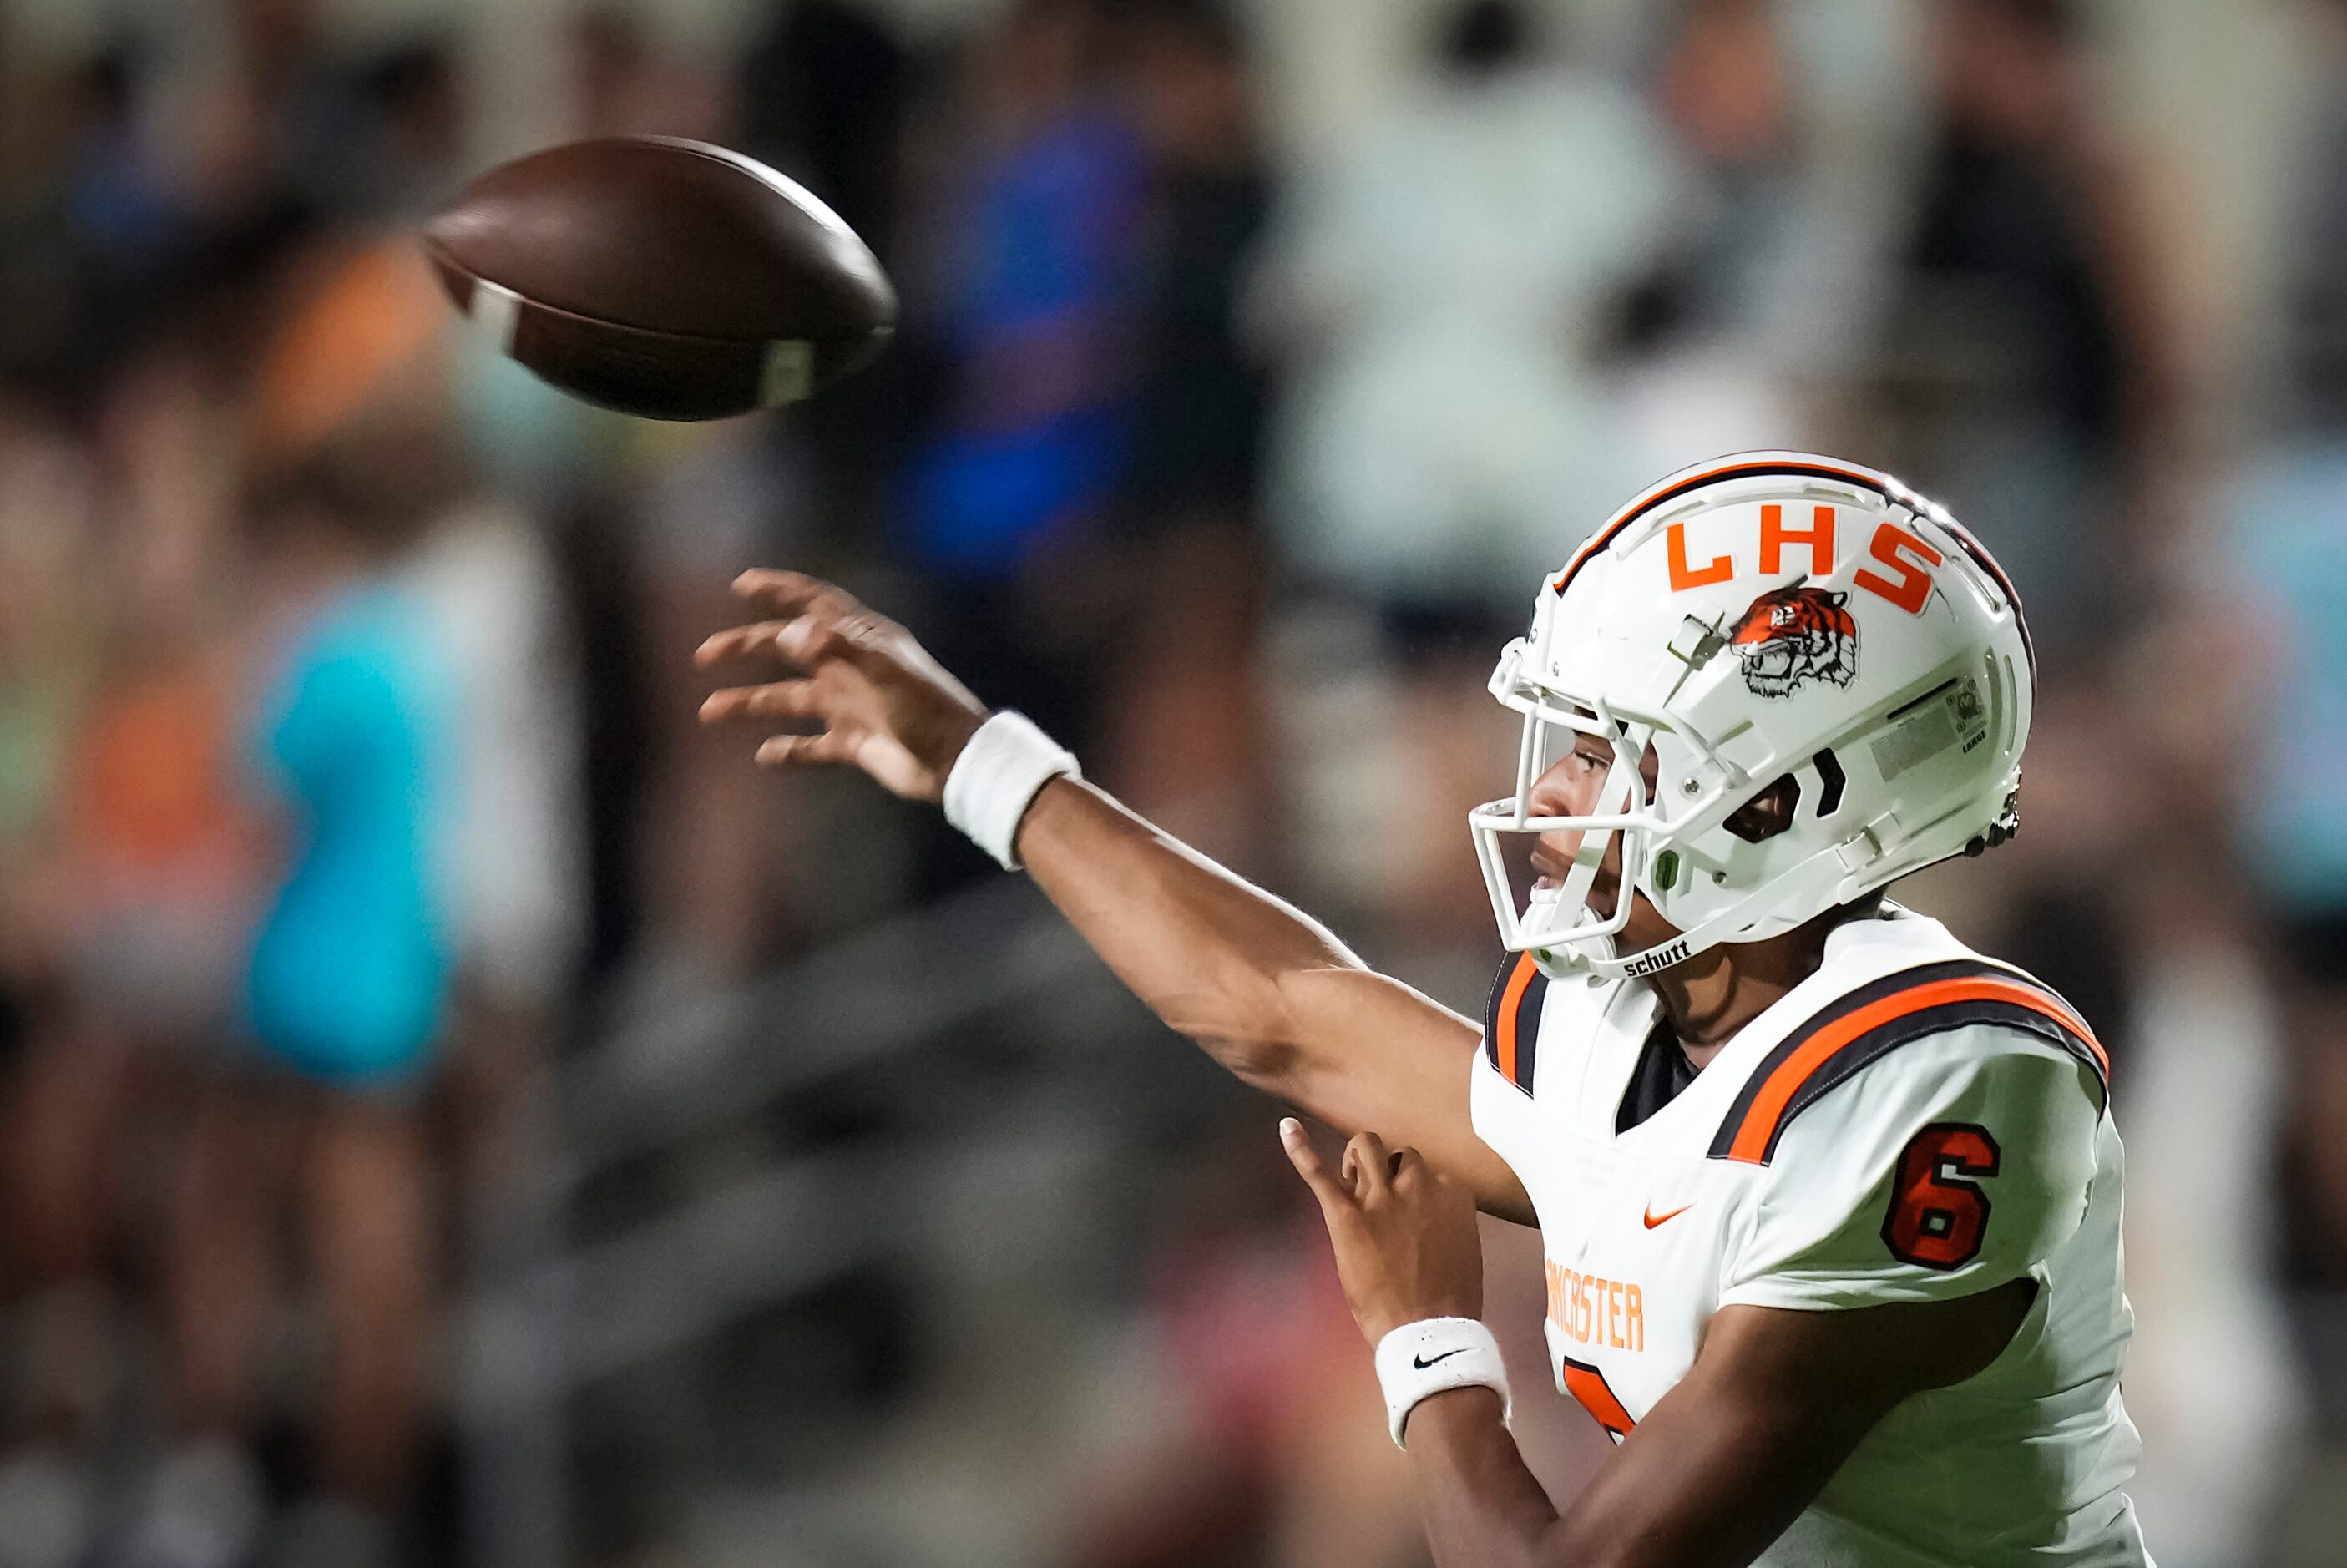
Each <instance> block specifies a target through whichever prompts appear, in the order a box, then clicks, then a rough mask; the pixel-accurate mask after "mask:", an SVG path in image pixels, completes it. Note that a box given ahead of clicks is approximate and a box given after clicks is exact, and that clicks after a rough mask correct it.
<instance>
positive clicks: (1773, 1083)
mask: <svg viewBox="0 0 2347 1568" xmlns="http://www.w3.org/2000/svg"><path fill="white" fill-rule="evenodd" d="M1965 1001H1995V1002H2005V1003H2009V1004H2011V1005H2013V1006H2015V1007H2022V1008H2027V1009H2029V1010H2030V1011H2032V1012H2036V1013H2042V1014H2044V1015H2045V1017H2047V1018H2050V1019H2052V1020H2054V1021H2055V1022H2056V1023H2058V1024H2060V1025H2061V1026H2062V1027H2063V1028H2064V1029H2065V1030H2069V1031H2070V1032H2071V1033H2073V1034H2075V1035H2076V1036H2077V1037H2078V1038H2079V1039H2080V1040H2084V1041H2085V1042H2086V1047H2087V1049H2088V1050H2092V1051H2093V1052H2094V1055H2095V1062H2096V1066H2097V1067H2099V1068H2100V1069H2101V1071H2102V1073H2103V1075H2104V1077H2105V1078H2106V1079H2108V1077H2109V1076H2110V1070H2111V1060H2110V1057H2109V1055H2108V1054H2107V1053H2106V1052H2105V1050H2103V1048H2102V1044H2101V1042H2100V1041H2098V1040H2096V1039H2095V1037H2094V1035H2093V1034H2092V1033H2091V1032H2090V1031H2089V1030H2087V1028H2086V1023H2085V1020H2081V1019H2080V1018H2079V1017H2078V1015H2077V1014H2076V1013H2075V1012H2073V1011H2071V1010H2070V1009H2068V1008H2067V1007H2065V1006H2063V1005H2062V1004H2061V1003H2060V1002H2058V1001H2056V1000H2055V999H2054V998H2052V997H2050V996H2048V995H2046V994H2045V992H2044V991H2041V990H2038V989H2035V988H2034V987H2033V986H2026V985H2024V984H2022V983H2020V982H2019V981H2017V980H2008V979H1994V978H1992V977H1988V976H1981V977H1977V978H1973V979H1947V980H1933V981H1930V982H1928V983H1926V984H1923V985H1920V986H1916V987H1913V988H1912V989H1908V990H1903V991H1897V992H1893V993H1892V994H1891V995H1890V996H1887V997H1884V998H1882V999H1881V1000H1879V1001H1875V1002H1870V1003H1869V1004H1868V1005H1866V1006H1865V1007H1862V1008H1860V1009H1857V1010H1855V1011H1853V1012H1850V1013H1847V1014H1844V1015H1843V1016H1842V1017H1840V1018H1838V1019H1836V1020H1833V1021H1832V1022H1831V1023H1829V1024H1827V1025H1826V1026H1825V1027H1824V1028H1822V1029H1820V1030H1818V1032H1817V1033H1815V1034H1813V1035H1811V1036H1810V1037H1809V1039H1808V1040H1804V1041H1802V1042H1801V1045H1800V1048H1799V1050H1796V1051H1794V1052H1793V1054H1792V1055H1791V1056H1789V1057H1788V1058H1787V1059H1786V1060H1785V1061H1783V1062H1782V1063H1781V1064H1779V1065H1778V1068H1777V1069H1776V1071H1773V1072H1771V1073H1770V1074H1769V1075H1768V1081H1767V1082H1766V1083H1764V1084H1762V1085H1761V1086H1760V1091H1759V1093H1758V1095H1757V1096H1756V1097H1755V1098H1754V1099H1753V1102H1752V1104H1751V1106H1750V1108H1749V1109H1748V1110H1747V1112H1745V1116H1744V1122H1743V1124H1742V1125H1741V1126H1739V1127H1737V1130H1736V1140H1735V1142H1734V1143H1731V1144H1730V1145H1729V1146H1728V1150H1727V1158H1728V1159H1731V1160H1742V1161H1744V1162H1745V1163H1747V1164H1754V1165H1757V1164H1760V1163H1764V1161H1765V1160H1766V1157H1767V1154H1768V1145H1769V1143H1771V1142H1772V1141H1773V1140H1774V1138H1775V1137H1776V1133H1777V1126H1778V1122H1780V1121H1781V1120H1782V1119H1783V1117H1784V1114H1785V1108H1786V1106H1787V1104H1788V1103H1789V1102H1791V1100H1792V1098H1793V1096H1794V1095H1795V1094H1797V1093H1798V1092H1799V1091H1800V1088H1801V1085H1802V1084H1804V1083H1806V1082H1808V1081H1809V1077H1810V1075H1811V1074H1812V1073H1814V1072H1816V1071H1818V1069H1819V1068H1820V1067H1822V1066H1823V1065H1824V1064H1825V1063H1826V1062H1827V1061H1829V1060H1830V1059H1831V1058H1832V1056H1833V1054H1834V1053H1835V1052H1836V1051H1838V1050H1840V1049H1841V1048H1842V1047H1843V1046H1845V1045H1848V1044H1849V1043H1850V1041H1851V1040H1856V1039H1857V1038H1858V1037H1859V1036H1860V1035H1862V1034H1865V1033H1867V1032H1868V1031H1869V1030H1876V1029H1880V1028H1881V1027H1882V1026H1883V1025H1884V1024H1887V1023H1891V1022H1893V1021H1894V1020H1899V1019H1902V1018H1905V1017H1907V1016H1908V1015H1909V1014H1911V1013H1917V1012H1922V1010H1923V1009H1926V1008H1935V1007H1944V1006H1946V1005H1947V1004H1948V1003H1950V1002H1965Z"/></svg>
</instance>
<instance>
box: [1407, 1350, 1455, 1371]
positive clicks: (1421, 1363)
mask: <svg viewBox="0 0 2347 1568" xmlns="http://www.w3.org/2000/svg"><path fill="white" fill-rule="evenodd" d="M1466 1353H1467V1350H1466V1348H1465V1347H1464V1346H1461V1347H1460V1348H1458V1349H1456V1350H1445V1351H1444V1352H1443V1353H1442V1354H1441V1355H1440V1356H1437V1357H1436V1358H1434V1361H1448V1360H1450V1358H1452V1357H1453V1356H1463V1355H1465V1354H1466ZM1434 1361H1430V1360H1428V1359H1426V1358H1424V1357H1423V1356H1412V1357H1411V1358H1409V1364H1410V1365H1411V1366H1413V1367H1415V1368H1418V1369H1419V1371H1421V1372H1423V1371H1425V1370H1426V1369H1427V1368H1429V1367H1431V1366H1433V1365H1434Z"/></svg>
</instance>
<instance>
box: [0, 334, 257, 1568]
mask: <svg viewBox="0 0 2347 1568" xmlns="http://www.w3.org/2000/svg"><path fill="white" fill-rule="evenodd" d="M216 390H217V389H216V384H214V383H213V381H212V380H211V379H210V376H208V375H207V374H205V367H203V366H201V365H200V364H198V363H196V362H194V361H191V360H190V358H189V357H188V356H186V355H185V354H182V353H170V352H167V353H164V354H159V355H157V356H156V357H155V358H154V359H153V360H152V361H151V362H149V363H148V364H144V365H143V366H142V367H141V369H140V371H139V373H138V374H135V375H132V376H130V377H128V378H127V379H126V380H125V381H124V382H123V383H122V384H120V385H119V386H118V388H117V389H116V394H115V396H114V398H113V400H112V404H111V405H110V407H109V408H108V411H107V417H106V419H105V421H104V426H103V436H102V439H101V441H100V443H99V445H98V451H99V453H100V454H101V456H102V459H103V461H102V463H101V464H100V465H99V467H98V474H99V477H100V486H99V488H98V496H99V497H101V498H102V511H99V512H97V514H96V515H97V516H101V517H103V518H104V528H105V548H104V549H103V550H100V551H94V552H92V553H91V554H90V556H88V557H87V558H86V559H85V562H84V564H85V566H86V567H88V568H95V569H101V570H103V572H104V577H105V580H106V581H107V584H108V593H107V595H106V597H105V598H104V599H103V600H88V601H85V602H82V603H80V604H78V605H77V606H76V607H75V608H76V610H77V619H78V620H79V621H80V624H79V625H77V626H71V627H69V626H66V625H62V624H59V625H53V626H51V627H50V628H49V631H50V635H51V636H53V637H54V638H56V641H55V642H54V643H52V645H51V651H52V653H53V655H54V654H65V655H67V656H68V657H70V656H71V655H72V653H73V651H75V648H76V643H77V641H84V640H87V641H86V650H87V653H88V654H89V655H90V656H91V659H92V661H91V665H90V668H89V671H88V678H87V683H86V685H83V686H82V689H81V690H79V691H78V692H75V696H76V698H77V701H76V703H75V708H74V711H73V718H72V721H71V728H70V730H69V732H68V733H67V739H66V743H65V747H64V750H63V753H62V755H61V759H60V761H61V767H60V771H59V773H58V775H57V779H58V791H57V794H56V797H55V799H54V801H53V803H52V809H51V811H50V813H49V814H48V817H47V820H46V823H45V824H44V826H45V827H46V829H47V830H48V840H49V842H48V848H47V851H46V856H39V857H37V858H36V861H35V862H34V863H33V864H29V865H20V866H18V867H17V869H19V870H20V871H22V872H25V873H26V874H27V877H26V880H27V882H28V883H29V884H30V888H31V893H32V900H31V902H32V906H33V907H32V909H31V911H30V913H31V914H32V916H33V918H34V919H35V920H36V922H38V923H39V925H40V926H41V927H43V928H44V929H43V936H44V938H45V940H44V941H43V942H42V944H41V947H40V948H36V951H43V950H44V949H45V957H46V960H47V962H46V966H45V968H44V970H43V971H40V972H38V975H37V979H36V986H37V987H38V993H37V994H38V996H39V1005H38V1007H37V1009H36V1011H35V1013H34V1015H33V1020H32V1028H31V1030H30V1031H29V1037H28V1039H27V1040H26V1047H25V1050H24V1052H23V1053H22V1056H21V1057H20V1059H19V1060H18V1061H17V1062H16V1063H15V1068H16V1071H15V1074H14V1081H13V1083H12V1085H11V1093H10V1095H9V1101H8V1104H7V1110H6V1117H5V1122H0V1149H4V1150H5V1166H0V1169H5V1176H6V1183H5V1192H0V1198H5V1219H6V1226H5V1234H6V1235H7V1238H8V1245H9V1252H10V1255H11V1262H12V1264H13V1269H12V1273H13V1275H14V1278H13V1279H12V1281H11V1283H12V1284H13V1285H14V1286H15V1287H16V1288H17V1289H18V1290H19V1291H21V1292H22V1293H23V1297H22V1305H21V1309H20V1312H19V1314H18V1318H17V1322H16V1324H15V1327H16V1336H15V1339H16V1344H15V1348H16V1351H17V1353H18V1355H19V1357H20V1358H21V1359H20V1360H19V1362H18V1364H17V1365H18V1369H19V1373H20V1375H19V1377H18V1378H17V1379H16V1388H15V1394H16V1396H17V1401H18V1403H17V1417H18V1420H19V1422H20V1423H21V1425H20V1429H19V1430H17V1431H16V1432H15V1433H13V1434H12V1436H14V1437H15V1438H17V1439H20V1440H30V1446H29V1447H27V1448H26V1449H24V1450H21V1451H19V1452H18V1453H17V1454H15V1456H14V1458H13V1459H12V1460H11V1462H10V1464H9V1466H8V1468H7V1470H6V1471H5V1472H0V1538H5V1540H7V1541H8V1542H11V1543H12V1546H11V1550H13V1551H15V1552H16V1553H22V1557H21V1561H22V1562H23V1563H26V1564H27V1565H30V1564H36V1563H43V1562H49V1563H59V1564H62V1563H67V1562H69V1561H70V1560H71V1558H72V1556H73V1555H74V1554H75V1553H77V1552H79V1551H81V1550H84V1549H85V1548H87V1545H88V1543H89V1542H88V1539H87V1531H88V1529H89V1528H90V1527H92V1526H94V1525H95V1524H96V1523H97V1515H96V1514H95V1512H93V1508H92V1505H93V1504H94V1503H95V1501H96V1499H97V1490H96V1489H97V1485H98V1478H97V1475H96V1474H95V1472H94V1471H93V1469H92V1467H93V1465H94V1463H95V1461H96V1460H97V1459H98V1457H99V1456H100V1454H101V1452H102V1450H103V1445H104V1443H105V1441H106V1440H107V1438H108V1436H109V1435H110V1428H109V1425H108V1422H109V1421H110V1419H112V1418H113V1417H115V1416H116V1415H117V1414H118V1406H117V1399H118V1394H119V1392H120V1389H119V1388H118V1370H119V1368H122V1367H123V1366H124V1365H125V1364H126V1361H127V1358H128V1350H127V1347H128V1345H129V1344H130V1343H131V1342H132V1340H131V1337H130V1335H129V1333H128V1324H127V1323H126V1322H125V1321H124V1320H123V1318H122V1315H121V1306H122V1303H121V1301H120V1300H119V1298H118V1292H117V1289H116V1286H117V1284H118V1282H119V1281H120V1280H122V1279H124V1278H125V1277H135V1276H136V1274H137V1268H136V1266H137V1265H138V1263H140V1262H142V1261H144V1258H143V1257H142V1254H143V1253H144V1252H145V1251H146V1250H147V1248H146V1247H144V1246H142V1245H138V1243H141V1242H145V1241H146V1240H147V1239H148V1238H146V1237H144V1236H140V1235H127V1234H125V1233H126V1228H127V1227H126V1226H125V1224H124V1221H125V1219H126V1217H127V1216H129V1215H132V1214H138V1212H140V1211H141V1210H142V1209H144V1208H148V1207H150V1206H151V1205H152V1204H153V1203H154V1202H155V1201H156V1200H157V1199H159V1198H160V1197H161V1196H162V1195H163V1194H161V1193H159V1192H158V1191H156V1190H154V1189H153V1188H151V1187H149V1186H147V1185H146V1184H145V1182H144V1179H143V1177H142V1175H141V1174H139V1173H143V1172H145V1171H148V1170H151V1169H152V1168H153V1167H154V1165H155V1164H156V1163H158V1161H159V1156H161V1155H162V1153H163V1152H164V1150H165V1148H166V1147H167V1146H168V1143H167V1140H168V1138H169V1134H170V1133H171V1132H175V1131H176V1128H175V1127H174V1126H173V1125H172V1124H171V1122H172V1121H173V1120H174V1119H173V1118H170V1117H168V1116H165V1115H161V1114H159V1112H160V1111H161V1108H163V1107H165V1106H168V1105H170V1104H172V1103H174V1102H176V1100H177V1098H178V1091H179V1086H180V1085H181V1084H182V1083H183V1082H184V1080H185V1075H186V1073H187V1072H188V1071H189V1062H190V1057H191V1056H198V1055H200V1054H202V1053H204V1052H207V1051H210V1050H216V1049H218V1047H219V1044H220V1040H221V1039H222V1037H223V1035H224V1033H225V1031H226V1030H227V1029H228V1027H229V1025H230V1021H231V1019H232V1017H233V1016H234V1013H235V1010H236V1004H235V990H236V974H237V970H238V967H239V965H240V964H241V959H242V948H241V936H242V933H243V931H244V930H245V929H246V927H247V926H248V924H249V922H250V919H251V906H252V901H253V896H254V891H255V889H254V886H253V876H254V866H255V847H256V845H255V843H254V835H253V832H252V823H251V817H250V815H248V814H247V813H246V812H245V811H244V810H243V809H242V806H241V799H240V796H241V791H240V790H239V789H238V787H237V783H236V781H237V776H238V769H237V768H236V766H235V764H234V760H233V752H234V734H233V730H234V723H235V719H234V701H235V687H234V682H235V669H234V663H233V652H234V643H233V635H234V631H235V626H236V617H237V615H238V613H239V611H240V610H241V603H240V600H239V596H238V594H237V592H236V589H235V581H236V579H235V562H236V553H235V551H234V549H233V546H232V541H231V538H229V537H228V535H227V529H226V524H227V521H228V517H227V514H226V512H225V510H224V509H223V507H221V506H220V499H221V497H220V478H221V471H222V454H223V450H224V449H223V447H222V446H221V444H220V441H219V436H220V434H221V429H220V424H219V421H218V420H217V418H216V416H215V415H214V414H213V411H212V408H211V405H210V398H211V396H212V395H214V394H215V392H216ZM62 498H63V497H57V496H56V495H54V494H53V495H52V496H51V497H49V499H50V501H51V503H52V504H54V503H55V502H56V501H57V500H59V499H62ZM90 520H91V519H90V518H87V517H86V518H84V520H83V521H82V523H81V525H80V526H84V527H87V526H89V521H90ZM24 564H26V566H32V567H37V566H38V565H39V564H40V563H39V561H38V559H37V551H36V552H34V553H33V554H32V556H31V557H30V558H29V559H26V561H25V562H24ZM48 586H49V589H50V590H51V591H52V592H55V591H56V589H57V588H58V587H59V586H61V585H58V584H56V583H55V582H51V583H50V584H49V585H48ZM39 587H40V579H39V577H37V576H36V577H35V578H34V579H32V581H30V582H29V583H26V584H22V585H19V590H20V591H21V590H22V589H34V590H35V591H37V590H38V589H39ZM71 602H72V600H66V599H63V598H62V596H61V598H60V601H59V602H58V603H57V604H56V606H54V607H53V608H57V609H62V608H64V606H65V604H67V603H71ZM33 608H34V607H33V606H31V605H27V606H26V609H28V610H30V609H33ZM56 673H57V672H56V671H52V672H51V674H52V678H54V677H55V675H56ZM77 684H80V683H78V682H77ZM56 694H57V693H55V692H53V693H52V695H56ZM42 859H45V860H46V864H40V863H39V861H40V860H42Z"/></svg>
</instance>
